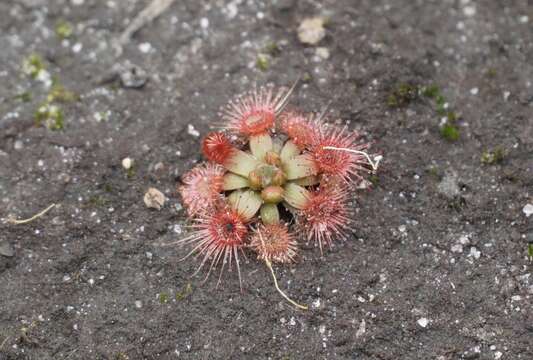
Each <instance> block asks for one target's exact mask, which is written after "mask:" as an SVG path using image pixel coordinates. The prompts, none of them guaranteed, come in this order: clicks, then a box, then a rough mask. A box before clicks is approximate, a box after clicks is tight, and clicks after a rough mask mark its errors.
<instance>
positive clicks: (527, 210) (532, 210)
mask: <svg viewBox="0 0 533 360" xmlns="http://www.w3.org/2000/svg"><path fill="white" fill-rule="evenodd" d="M522 211H523V212H524V214H526V217H529V216H530V215H531V214H533V204H526V205H525V206H524V208H523V209H522Z"/></svg>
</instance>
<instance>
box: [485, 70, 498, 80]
mask: <svg viewBox="0 0 533 360" xmlns="http://www.w3.org/2000/svg"><path fill="white" fill-rule="evenodd" d="M497 74H498V73H497V72H496V69H495V68H489V69H488V70H487V77H489V78H494V77H496V75H497Z"/></svg>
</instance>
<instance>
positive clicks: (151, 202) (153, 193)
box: [143, 188, 166, 210]
mask: <svg viewBox="0 0 533 360" xmlns="http://www.w3.org/2000/svg"><path fill="white" fill-rule="evenodd" d="M143 200H144V204H145V205H146V206H147V207H149V208H152V209H157V210H161V208H162V207H163V205H165V201H166V198H165V195H163V193H162V192H161V191H159V190H157V189H156V188H149V189H148V191H147V192H146V194H144V199H143Z"/></svg>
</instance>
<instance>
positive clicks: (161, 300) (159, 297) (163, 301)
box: [158, 293, 169, 304]
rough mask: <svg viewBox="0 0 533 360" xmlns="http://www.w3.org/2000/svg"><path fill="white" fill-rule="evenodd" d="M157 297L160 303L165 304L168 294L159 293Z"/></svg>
mask: <svg viewBox="0 0 533 360" xmlns="http://www.w3.org/2000/svg"><path fill="white" fill-rule="evenodd" d="M158 299H159V303H160V304H166V303H168V299H169V296H168V294H167V293H160V294H159V295H158Z"/></svg>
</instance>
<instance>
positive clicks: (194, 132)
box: [187, 124, 200, 137]
mask: <svg viewBox="0 0 533 360" xmlns="http://www.w3.org/2000/svg"><path fill="white" fill-rule="evenodd" d="M187 133H188V134H189V135H192V136H194V137H199V136H200V132H199V131H198V130H196V129H195V128H194V126H193V125H192V124H189V125H188V126H187Z"/></svg>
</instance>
